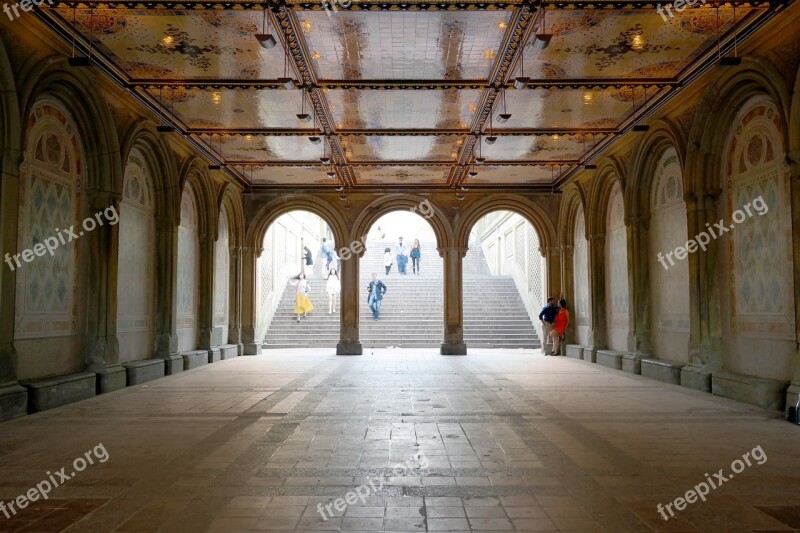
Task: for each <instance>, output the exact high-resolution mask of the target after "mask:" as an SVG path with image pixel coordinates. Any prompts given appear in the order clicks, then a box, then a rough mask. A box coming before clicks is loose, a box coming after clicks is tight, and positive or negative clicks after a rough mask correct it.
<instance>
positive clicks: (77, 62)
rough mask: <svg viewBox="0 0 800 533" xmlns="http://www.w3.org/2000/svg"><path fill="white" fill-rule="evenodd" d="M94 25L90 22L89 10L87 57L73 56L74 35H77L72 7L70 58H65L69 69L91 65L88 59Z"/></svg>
mask: <svg viewBox="0 0 800 533" xmlns="http://www.w3.org/2000/svg"><path fill="white" fill-rule="evenodd" d="M93 30H94V23H93V21H92V10H91V9H90V10H89V56H80V57H76V56H75V34H76V33H78V25H77V16H76V12H75V6H72V57H70V58H67V64H68V65H69V66H71V67H88V66H89V65H90V64H91V61H90V60H89V57H91V55H92V32H93Z"/></svg>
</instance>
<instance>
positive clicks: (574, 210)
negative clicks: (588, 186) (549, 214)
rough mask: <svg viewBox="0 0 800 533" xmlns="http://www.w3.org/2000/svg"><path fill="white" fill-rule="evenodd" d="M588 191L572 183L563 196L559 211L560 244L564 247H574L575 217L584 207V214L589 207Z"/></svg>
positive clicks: (565, 189) (565, 188)
mask: <svg viewBox="0 0 800 533" xmlns="http://www.w3.org/2000/svg"><path fill="white" fill-rule="evenodd" d="M587 205H588V204H587V198H586V191H585V189H584V188H583V186H582V185H580V184H578V183H575V182H573V183H570V184H569V185H567V186H566V187H564V190H563V192H562V194H561V204H560V205H559V210H558V242H560V243H561V244H562V245H564V246H574V245H575V242H574V240H575V239H574V235H573V231H572V230H573V228H574V227H575V217H576V216H577V214H578V211H579V209H580V208H581V207H582V208H583V210H584V213H585V212H586V206H587Z"/></svg>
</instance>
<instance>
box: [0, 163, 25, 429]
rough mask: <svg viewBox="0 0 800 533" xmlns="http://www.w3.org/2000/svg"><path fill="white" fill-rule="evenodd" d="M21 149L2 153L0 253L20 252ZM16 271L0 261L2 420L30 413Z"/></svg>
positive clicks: (0, 404) (0, 174)
mask: <svg viewBox="0 0 800 533" xmlns="http://www.w3.org/2000/svg"><path fill="white" fill-rule="evenodd" d="M21 157H22V155H21V154H20V152H19V151H18V150H10V149H4V150H3V151H2V152H0V253H2V255H3V258H5V254H9V255H14V254H15V253H17V242H18V239H17V232H18V227H17V222H18V216H19V163H20V159H21ZM16 290H17V274H16V271H14V270H11V269H10V268H9V267H8V265H7V264H6V263H5V262H3V263H0V316H2V317H3V319H2V320H0V421H3V420H8V419H10V418H16V417H18V416H22V415H25V414H27V412H28V391H27V389H25V388H24V387H22V386H20V385H19V383H17V381H16V380H17V354H16V352H15V351H14V322H15V319H14V315H15V298H16Z"/></svg>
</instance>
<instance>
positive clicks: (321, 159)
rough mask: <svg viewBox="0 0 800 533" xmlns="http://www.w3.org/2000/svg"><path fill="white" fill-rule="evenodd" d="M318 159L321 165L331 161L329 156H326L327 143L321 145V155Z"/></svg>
mask: <svg viewBox="0 0 800 533" xmlns="http://www.w3.org/2000/svg"><path fill="white" fill-rule="evenodd" d="M328 142H330V141H328ZM319 160H320V162H321V163H322V164H323V165H327V164H328V163H330V162H331V158H330V157H328V143H325V144H324V145H322V157H320V158H319Z"/></svg>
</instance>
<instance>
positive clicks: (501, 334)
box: [263, 241, 540, 350]
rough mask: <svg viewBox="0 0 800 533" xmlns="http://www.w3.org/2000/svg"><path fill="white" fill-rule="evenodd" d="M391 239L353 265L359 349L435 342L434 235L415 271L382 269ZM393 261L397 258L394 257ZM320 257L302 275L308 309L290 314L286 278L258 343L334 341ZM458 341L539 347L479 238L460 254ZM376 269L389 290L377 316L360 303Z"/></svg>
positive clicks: (512, 289)
mask: <svg viewBox="0 0 800 533" xmlns="http://www.w3.org/2000/svg"><path fill="white" fill-rule="evenodd" d="M394 244H395V243H394V242H386V241H383V242H381V241H378V242H370V243H368V246H369V248H368V250H367V251H366V253H365V254H364V257H363V258H362V259H361V265H360V266H361V268H360V279H361V283H360V287H359V291H360V296H359V298H360V300H359V301H360V302H361V303H360V306H359V308H360V327H359V331H360V336H361V342H362V344H363V346H364V349H365V350H366V349H369V348H386V347H388V346H395V347H398V348H438V347H439V346H440V344H441V343H442V337H443V335H442V333H443V330H444V322H443V304H442V295H443V291H444V287H443V275H442V263H443V261H442V259H441V258H440V257H439V254H438V252H437V251H436V246H435V244H434V243H433V242H423V243H422V259H421V268H420V271H421V273H420V274H418V275H414V274H413V273H412V269H411V262H410V259H409V265H408V269H407V272H408V274H407V275H406V276H401V275H400V274H398V272H397V265H396V264H394V265H392V271H391V272H390V273H389V275H388V276H387V275H385V272H386V270H385V268H384V266H383V253H384V249H385V248H387V247H389V248H391V249H392V253H393V252H394ZM395 261H396V259H395ZM324 268H325V264H324V259H323V258H321V257H318V258H317V259H316V260H315V262H314V272H313V274H312V275H309V277H308V282H309V285H310V286H311V291H310V294H309V297H310V298H311V301H312V303H313V304H314V311H313V312H312V313H310V314H309V315H308V317H307V318H305V319H301V322H300V323H299V324H298V323H297V319H296V316H295V315H294V286H293V285H290V284H287V287H286V290H285V291H284V294H283V297H282V299H281V302H280V304H279V306H278V309H277V311H276V312H275V316H274V318H273V319H272V322H271V324H270V325H269V327H268V328H267V333H266V337H265V339H264V345H263V346H264V348H289V347H292V348H296V347H335V346H336V344H337V343H338V341H339V309H338V307H337V312H336V313H334V314H331V315H329V314H328V295H327V293H325V279H324V278H323V271H324ZM463 270H464V342H466V344H467V347H476V348H477V347H480V348H539V347H540V343H539V339H538V338H537V336H536V333H535V331H534V329H533V326H532V324H531V321H530V319H529V317H528V314H527V312H526V311H525V307H524V305H523V303H522V300H521V299H520V296H519V293H518V292H517V288H516V286H515V284H514V280H513V279H512V278H511V276H492V275H491V274H490V273H489V267H488V265H487V264H486V259H485V257H484V255H483V251H482V250H481V248H480V246H478V245H473V246H472V247H471V248H470V251H469V252H467V256H466V257H465V258H464V262H463ZM373 272H376V273H377V274H378V277H379V278H380V279H382V280H383V282H384V283H385V284H386V286H387V288H388V290H387V292H386V296H385V297H384V299H383V305H382V307H381V319H380V320H379V321H375V320H373V319H372V312H371V311H370V309H369V306H368V305H367V285H369V282H370V280H371V279H372V273H373Z"/></svg>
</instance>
